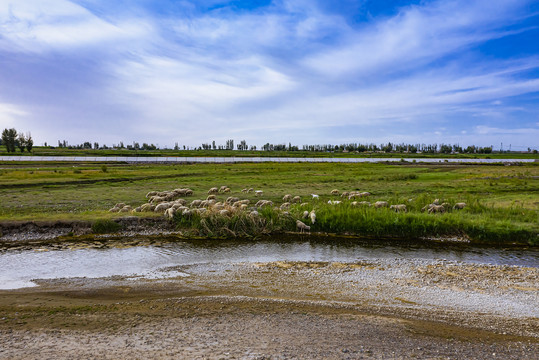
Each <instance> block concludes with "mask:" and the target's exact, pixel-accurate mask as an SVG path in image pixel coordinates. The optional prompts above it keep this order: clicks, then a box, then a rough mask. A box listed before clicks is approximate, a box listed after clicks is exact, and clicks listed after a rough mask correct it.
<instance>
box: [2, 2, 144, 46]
mask: <svg viewBox="0 0 539 360" xmlns="http://www.w3.org/2000/svg"><path fill="white" fill-rule="evenodd" d="M139 20H140V19H139ZM0 31H1V34H2V36H1V37H0V49H4V50H7V51H23V52H43V51H49V50H52V49H57V50H63V49H69V48H75V49H81V48H85V47H89V46H96V45H101V46H103V44H104V43H109V44H110V43H117V42H118V41H124V42H125V41H129V40H132V39H137V38H140V37H141V36H142V35H144V34H146V33H147V32H149V31H150V28H149V25H148V24H147V23H144V22H142V23H141V21H137V22H133V21H123V20H121V19H119V20H118V22H117V23H115V24H113V23H110V22H107V21H105V20H103V19H101V18H99V17H97V16H96V15H94V14H92V13H91V12H90V11H88V10H87V9H85V8H84V7H82V6H79V5H76V4H73V3H72V2H70V1H66V0H25V1H17V2H4V4H2V5H0Z"/></svg>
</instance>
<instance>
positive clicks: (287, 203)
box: [279, 202, 290, 210]
mask: <svg viewBox="0 0 539 360" xmlns="http://www.w3.org/2000/svg"><path fill="white" fill-rule="evenodd" d="M279 209H281V210H288V209H290V203H289V202H285V203H282V205H281V207H280V208H279Z"/></svg>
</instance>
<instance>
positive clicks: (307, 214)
mask: <svg viewBox="0 0 539 360" xmlns="http://www.w3.org/2000/svg"><path fill="white" fill-rule="evenodd" d="M308 217H309V212H308V211H307V210H305V211H304V212H303V216H302V218H303V219H307V218H308Z"/></svg>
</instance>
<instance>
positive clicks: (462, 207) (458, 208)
mask: <svg viewBox="0 0 539 360" xmlns="http://www.w3.org/2000/svg"><path fill="white" fill-rule="evenodd" d="M465 207H466V203H463V202H460V203H456V204H455V206H453V209H454V210H462V209H464V208H465Z"/></svg>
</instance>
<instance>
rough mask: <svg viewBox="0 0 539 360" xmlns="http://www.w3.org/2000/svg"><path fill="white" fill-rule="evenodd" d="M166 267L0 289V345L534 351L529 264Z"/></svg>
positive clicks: (200, 353)
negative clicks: (161, 273) (159, 274)
mask: <svg viewBox="0 0 539 360" xmlns="http://www.w3.org/2000/svg"><path fill="white" fill-rule="evenodd" d="M167 271H168V272H169V273H170V277H166V278H161V279H148V278H140V277H137V276H134V277H122V276H120V277H119V276H114V277H109V278H100V279H89V278H71V279H53V280H40V281H37V282H38V284H39V286H38V287H35V288H27V289H20V290H12V291H0V316H1V317H0V336H1V338H2V346H1V347H0V349H1V350H0V358H10V359H12V358H21V359H22V358H26V359H32V358H36V359H37V358H38V357H41V358H42V357H43V356H47V357H55V358H73V357H95V358H103V359H106V358H127V357H130V358H148V357H152V358H156V357H159V358H178V357H184V358H193V359H197V358H200V359H202V358H209V359H219V358H239V359H268V358H270V359H288V358H301V359H303V358H309V359H346V358H349V359H358V358H373V359H382V358H411V357H414V358H420V359H426V358H475V359H491V358H494V357H495V358H504V359H522V358H533V356H535V355H534V354H536V353H537V352H538V351H539V326H538V325H537V324H538V322H537V319H538V317H539V314H538V312H537V308H536V306H535V304H536V303H537V294H538V291H539V288H538V281H539V280H538V279H539V269H537V268H526V267H512V266H493V265H474V264H464V263H459V262H453V261H443V260H417V259H416V260H404V259H403V260H396V259H386V260H383V259H379V260H371V261H360V262H354V263H339V262H332V263H328V262H269V263H264V262H263V263H226V264H195V265H188V266H181V267H173V268H169V269H167ZM179 273H180V274H181V276H180V275H178V274H179Z"/></svg>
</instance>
